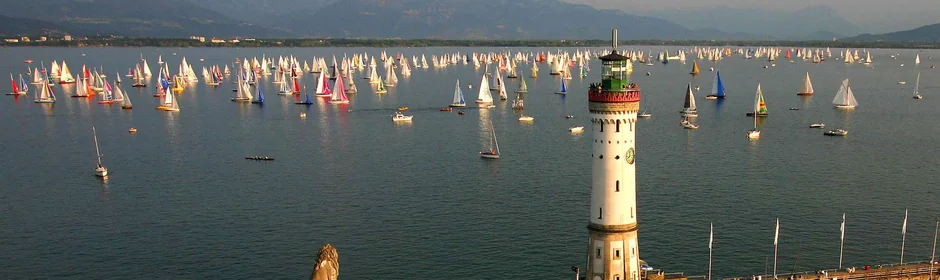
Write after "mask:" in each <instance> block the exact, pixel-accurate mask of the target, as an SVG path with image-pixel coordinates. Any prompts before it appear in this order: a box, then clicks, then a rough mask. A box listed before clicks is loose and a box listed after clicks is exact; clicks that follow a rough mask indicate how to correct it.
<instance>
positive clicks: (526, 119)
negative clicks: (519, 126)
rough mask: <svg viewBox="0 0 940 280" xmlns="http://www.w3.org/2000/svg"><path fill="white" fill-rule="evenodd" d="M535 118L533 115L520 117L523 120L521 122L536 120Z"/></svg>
mask: <svg viewBox="0 0 940 280" xmlns="http://www.w3.org/2000/svg"><path fill="white" fill-rule="evenodd" d="M534 120H535V118H533V117H531V116H526V115H522V116H521V117H519V121H521V122H531V121H534Z"/></svg>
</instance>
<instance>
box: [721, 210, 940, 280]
mask: <svg viewBox="0 0 940 280" xmlns="http://www.w3.org/2000/svg"><path fill="white" fill-rule="evenodd" d="M714 237H715V224H710V225H709V231H708V280H712V242H713V241H714V240H715V239H714ZM931 263H933V262H931ZM928 280H929V279H928Z"/></svg>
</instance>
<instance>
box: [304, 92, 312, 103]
mask: <svg viewBox="0 0 940 280" xmlns="http://www.w3.org/2000/svg"><path fill="white" fill-rule="evenodd" d="M304 96H306V97H307V101H305V102H304V103H306V104H313V101H312V100H310V95H309V94H307V91H306V90H304Z"/></svg>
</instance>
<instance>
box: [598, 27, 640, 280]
mask: <svg viewBox="0 0 940 280" xmlns="http://www.w3.org/2000/svg"><path fill="white" fill-rule="evenodd" d="M611 37H613V38H612V39H613V51H612V52H611V53H610V54H608V55H605V56H602V57H600V60H601V61H602V73H601V76H602V77H601V82H600V83H595V84H591V87H590V90H589V91H588V110H589V111H590V112H591V123H592V128H591V129H592V132H593V143H592V145H593V146H592V154H591V170H592V176H591V209H590V217H588V226H587V228H588V236H589V241H588V255H587V257H588V258H587V274H586V276H587V279H589V280H639V279H640V267H639V266H640V252H639V244H638V242H637V222H636V221H637V213H636V212H637V209H636V165H635V155H636V151H635V150H636V118H637V117H636V115H637V111H638V110H639V108H640V88H639V87H638V86H637V85H636V84H633V83H630V81H629V78H628V76H627V63H628V59H629V58H628V57H626V56H624V55H621V54H619V53H618V52H617V29H614V30H613V31H612V34H611Z"/></svg>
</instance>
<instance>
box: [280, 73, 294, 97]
mask: <svg viewBox="0 0 940 280" xmlns="http://www.w3.org/2000/svg"><path fill="white" fill-rule="evenodd" d="M281 79H282V80H284V81H282V82H281V83H280V85H281V86H280V89H279V90H278V92H277V94H279V95H294V89H292V88H291V86H290V84H288V83H287V82H286V81H287V73H281Z"/></svg>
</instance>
